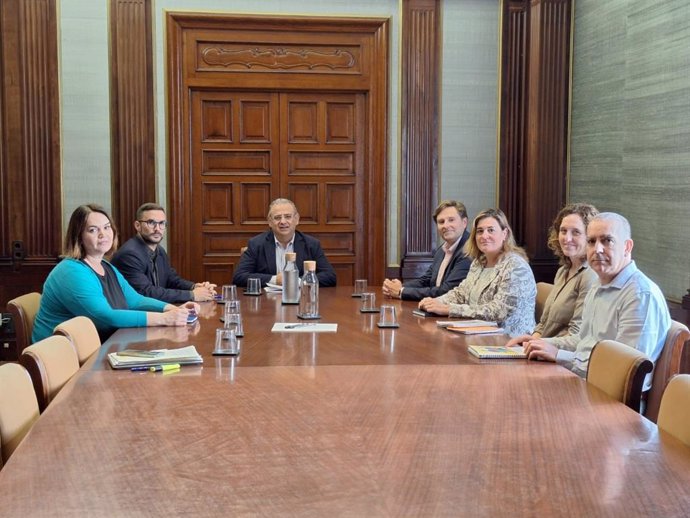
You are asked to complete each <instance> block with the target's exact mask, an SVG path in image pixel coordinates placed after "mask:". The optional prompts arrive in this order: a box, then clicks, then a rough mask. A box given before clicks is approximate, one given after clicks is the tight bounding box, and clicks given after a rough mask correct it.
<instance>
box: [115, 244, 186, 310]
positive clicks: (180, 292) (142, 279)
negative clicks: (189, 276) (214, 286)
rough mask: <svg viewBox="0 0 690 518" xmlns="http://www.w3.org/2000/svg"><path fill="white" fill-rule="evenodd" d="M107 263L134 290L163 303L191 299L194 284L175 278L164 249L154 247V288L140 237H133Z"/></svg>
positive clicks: (147, 252)
mask: <svg viewBox="0 0 690 518" xmlns="http://www.w3.org/2000/svg"><path fill="white" fill-rule="evenodd" d="M111 263H112V264H114V265H115V267H116V268H117V269H118V270H120V273H121V274H122V275H123V276H124V277H125V279H127V282H129V283H130V284H131V285H132V288H134V289H135V290H136V291H138V292H139V293H141V294H142V295H145V296H147V297H151V298H152V299H158V300H162V301H164V302H186V301H188V300H194V295H193V294H192V289H193V288H194V283H193V282H192V281H187V280H185V279H183V278H181V277H180V276H179V275H177V272H176V271H175V270H174V269H173V268H172V266H170V259H169V258H168V254H167V253H166V252H165V248H163V247H162V246H160V245H158V254H157V255H156V269H157V270H158V286H156V285H154V283H153V262H152V261H151V249H150V248H149V247H148V246H147V245H146V243H144V241H143V240H142V239H141V237H139V236H138V235H137V236H134V237H133V238H131V239H128V240H127V242H126V243H125V244H124V245H122V247H120V249H119V250H118V251H117V252H115V255H113V258H112V260H111Z"/></svg>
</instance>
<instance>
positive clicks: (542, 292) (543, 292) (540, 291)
mask: <svg viewBox="0 0 690 518" xmlns="http://www.w3.org/2000/svg"><path fill="white" fill-rule="evenodd" d="M552 289H553V284H551V283H549V282H538V283H537V301H536V304H535V306H534V312H535V315H534V318H535V319H536V320H537V322H539V320H541V314H542V313H543V312H544V305H545V304H546V299H548V298H549V294H550V293H551V290H552Z"/></svg>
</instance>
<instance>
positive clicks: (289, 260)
mask: <svg viewBox="0 0 690 518" xmlns="http://www.w3.org/2000/svg"><path fill="white" fill-rule="evenodd" d="M296 259H297V254H296V253H294V252H287V253H286V254H285V268H283V304H299V271H297V266H296V265H295V260H296Z"/></svg>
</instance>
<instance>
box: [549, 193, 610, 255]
mask: <svg viewBox="0 0 690 518" xmlns="http://www.w3.org/2000/svg"><path fill="white" fill-rule="evenodd" d="M571 214H577V215H578V216H580V218H581V219H582V223H583V224H584V226H585V231H586V230H587V225H589V222H590V221H591V220H592V218H593V217H594V216H596V215H597V214H599V211H598V210H597V208H596V207H595V206H594V205H590V204H589V203H569V204H568V205H566V206H565V207H563V208H562V209H561V210H560V211H558V214H556V218H555V219H554V220H553V223H551V227H550V228H549V238H548V241H547V242H546V244H547V246H548V247H549V248H550V249H551V250H552V251H553V253H554V255H555V256H556V257H558V262H559V263H560V264H561V265H562V266H563V265H566V266H568V267H570V266H572V264H573V263H572V261H571V260H570V258H569V257H566V256H565V254H564V253H563V250H562V249H561V244H560V242H559V241H558V234H559V233H560V230H561V223H563V219H564V218H565V217H566V216H570V215H571ZM585 257H586V256H583V260H584V259H585Z"/></svg>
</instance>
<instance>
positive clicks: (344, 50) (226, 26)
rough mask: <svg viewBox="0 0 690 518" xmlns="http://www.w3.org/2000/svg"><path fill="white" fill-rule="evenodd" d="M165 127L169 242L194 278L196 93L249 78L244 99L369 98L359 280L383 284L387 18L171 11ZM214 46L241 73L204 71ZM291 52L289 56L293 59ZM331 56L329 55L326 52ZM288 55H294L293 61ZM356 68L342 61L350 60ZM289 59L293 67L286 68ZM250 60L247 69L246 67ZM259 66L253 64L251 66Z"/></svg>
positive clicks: (181, 268) (221, 66)
mask: <svg viewBox="0 0 690 518" xmlns="http://www.w3.org/2000/svg"><path fill="white" fill-rule="evenodd" d="M166 22H167V23H166V27H167V80H168V81H167V115H168V117H167V121H168V128H169V129H168V170H167V180H168V208H169V211H168V212H169V214H168V219H169V220H170V222H171V227H170V231H169V235H168V240H169V243H170V245H169V247H168V248H169V253H170V256H171V258H172V261H173V264H175V265H176V268H177V269H178V271H179V272H180V273H181V274H182V275H183V276H185V275H187V274H188V272H189V270H190V265H191V262H192V250H190V249H189V247H186V246H181V245H182V244H184V243H188V242H189V238H190V235H191V232H192V222H191V221H190V219H189V218H188V216H187V215H188V214H191V212H192V211H191V202H192V192H191V174H192V171H191V157H190V153H189V151H190V145H189V143H188V142H185V139H186V138H187V137H186V136H187V135H189V132H188V130H189V117H187V116H186V115H185V114H189V113H190V99H189V92H190V89H191V88H193V87H194V86H196V85H198V84H199V83H200V81H199V77H200V76H203V77H204V84H208V82H209V81H211V82H213V81H217V83H218V86H224V85H227V82H228V74H242V77H243V84H242V86H241V87H240V89H242V90H247V89H251V88H252V87H253V88H255V89H257V90H259V89H260V90H263V91H265V90H267V89H272V88H273V89H276V90H280V91H294V92H299V91H303V90H309V88H308V87H307V88H305V84H307V85H308V84H309V82H310V81H312V84H314V83H313V81H318V86H319V90H323V91H332V92H364V93H365V94H366V98H367V106H366V108H365V109H366V112H367V121H368V124H369V128H368V134H367V141H366V144H365V146H366V150H365V157H364V160H365V163H366V170H367V171H368V177H367V178H366V179H365V181H366V182H367V183H368V186H367V187H366V188H365V196H366V199H365V200H362V203H361V205H360V206H361V207H362V210H363V211H364V214H363V215H361V214H360V215H359V216H361V218H360V221H362V222H363V225H364V230H365V231H366V232H367V234H368V236H367V239H366V240H365V246H366V249H365V250H364V251H360V253H361V252H363V253H364V254H365V261H364V263H365V265H367V271H366V272H356V274H361V275H363V276H365V277H367V278H368V280H369V282H370V283H372V284H374V285H380V284H382V283H383V278H384V276H385V269H386V248H385V246H386V235H387V227H388V223H387V212H386V210H387V207H388V189H387V186H388V181H387V180H388V69H389V55H388V39H389V35H388V25H389V20H388V18H350V17H342V18H340V17H338V18H330V17H300V16H259V15H256V16H242V15H232V14H204V13H179V12H168V13H167V16H166ZM209 45H211V46H213V45H215V46H216V47H218V48H222V46H223V45H225V46H226V47H227V46H232V47H233V49H234V50H233V52H235V53H236V54H235V55H236V56H239V61H240V62H239V64H238V60H235V61H234V63H233V65H231V66H228V65H227V63H223V64H218V65H217V66H213V65H209V63H208V62H203V63H202V62H201V60H200V56H201V55H202V53H203V52H204V50H205V49H208V48H209ZM259 46H260V47H261V48H262V49H266V48H272V52H273V56H274V58H273V61H272V62H262V63H260V64H259V65H258V66H257V65H256V63H255V62H254V61H255V60H254V58H253V57H250V58H245V57H243V56H252V52H254V51H255V49H256V48H257V47H259ZM285 49H288V50H287V52H286V50H285ZM321 49H323V50H321ZM286 54H287V55H288V56H286ZM344 55H347V56H349V58H350V59H349V60H345V62H343V59H342V58H343V56H344ZM286 58H290V59H291V61H287V60H286ZM242 59H245V61H244V62H241V61H242ZM250 59H251V60H252V61H249V60H250Z"/></svg>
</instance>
